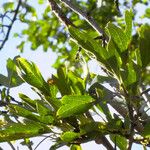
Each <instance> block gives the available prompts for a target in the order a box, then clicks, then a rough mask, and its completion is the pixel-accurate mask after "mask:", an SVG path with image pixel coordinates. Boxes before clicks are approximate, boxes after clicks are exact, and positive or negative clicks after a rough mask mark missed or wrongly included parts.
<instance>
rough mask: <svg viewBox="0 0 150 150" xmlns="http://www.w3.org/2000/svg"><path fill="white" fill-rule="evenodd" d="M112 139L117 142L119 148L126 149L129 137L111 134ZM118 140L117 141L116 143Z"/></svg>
mask: <svg viewBox="0 0 150 150" xmlns="http://www.w3.org/2000/svg"><path fill="white" fill-rule="evenodd" d="M110 139H111V140H112V141H113V142H114V144H116V145H117V146H118V147H119V149H121V150H126V149H127V144H128V142H127V139H126V138H125V137H123V136H121V135H117V134H116V135H112V134H111V135H110ZM115 142H116V143H115Z"/></svg>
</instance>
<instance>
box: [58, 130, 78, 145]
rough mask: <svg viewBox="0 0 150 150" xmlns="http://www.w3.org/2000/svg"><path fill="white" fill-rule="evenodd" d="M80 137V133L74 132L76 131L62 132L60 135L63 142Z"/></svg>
mask: <svg viewBox="0 0 150 150" xmlns="http://www.w3.org/2000/svg"><path fill="white" fill-rule="evenodd" d="M79 137H80V133H76V132H71V131H68V132H64V133H62V135H61V136H60V138H61V139H62V140H63V141H64V142H72V141H74V140H75V139H77V138H79Z"/></svg>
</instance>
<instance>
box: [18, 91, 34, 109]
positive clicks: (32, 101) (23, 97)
mask: <svg viewBox="0 0 150 150" xmlns="http://www.w3.org/2000/svg"><path fill="white" fill-rule="evenodd" d="M19 97H20V98H21V99H22V101H23V102H25V103H26V104H27V105H28V106H29V107H30V108H32V109H34V110H35V109H36V101H34V100H32V99H30V98H29V97H28V96H26V95H24V94H22V93H19Z"/></svg>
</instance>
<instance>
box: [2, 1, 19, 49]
mask: <svg viewBox="0 0 150 150" xmlns="http://www.w3.org/2000/svg"><path fill="white" fill-rule="evenodd" d="M20 6H21V0H19V2H18V5H17V7H16V9H15V10H14V11H13V12H14V16H13V18H12V20H11V23H10V25H9V26H8V30H7V34H6V36H5V38H4V40H2V44H1V45H0V50H1V49H2V48H3V47H4V45H5V43H6V41H7V40H8V37H9V35H10V31H11V29H12V26H13V24H14V22H15V21H16V18H17V14H18V12H19V8H20Z"/></svg>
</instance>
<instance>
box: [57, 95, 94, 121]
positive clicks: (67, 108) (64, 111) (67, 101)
mask: <svg viewBox="0 0 150 150" xmlns="http://www.w3.org/2000/svg"><path fill="white" fill-rule="evenodd" d="M61 101H62V106H61V107H60V108H59V109H58V111H57V116H58V117H59V118H66V117H70V116H73V115H78V114H82V113H84V112H86V111H87V110H88V109H90V108H91V107H92V105H93V102H94V101H95V100H94V99H93V98H92V97H91V96H88V95H82V96H78V95H66V96H64V97H63V98H62V99H61Z"/></svg>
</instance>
